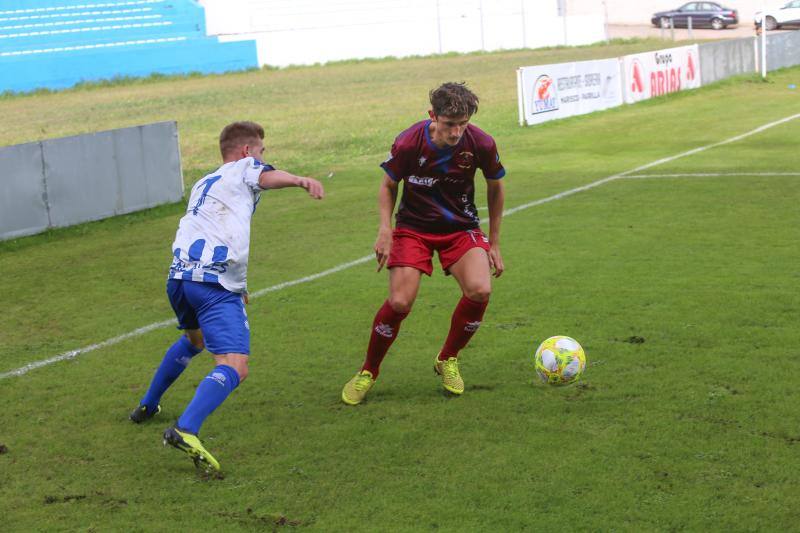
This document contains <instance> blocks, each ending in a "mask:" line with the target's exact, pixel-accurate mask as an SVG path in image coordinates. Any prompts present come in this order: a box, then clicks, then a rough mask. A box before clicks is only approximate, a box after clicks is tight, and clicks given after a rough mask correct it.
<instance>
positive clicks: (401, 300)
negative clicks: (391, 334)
mask: <svg viewBox="0 0 800 533" xmlns="http://www.w3.org/2000/svg"><path fill="white" fill-rule="evenodd" d="M413 305H414V299H413V298H405V297H403V296H392V297H391V298H389V307H391V308H392V311H394V312H395V313H402V314H407V313H410V312H411V307H412V306H413Z"/></svg>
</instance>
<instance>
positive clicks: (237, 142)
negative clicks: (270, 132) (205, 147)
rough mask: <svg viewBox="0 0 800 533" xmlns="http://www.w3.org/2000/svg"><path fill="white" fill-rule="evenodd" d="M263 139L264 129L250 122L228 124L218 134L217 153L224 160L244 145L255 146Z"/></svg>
mask: <svg viewBox="0 0 800 533" xmlns="http://www.w3.org/2000/svg"><path fill="white" fill-rule="evenodd" d="M263 139H264V128H262V127H261V125H260V124H256V123H255V122H250V121H242V122H234V123H232V124H228V125H227V126H225V127H224V128H223V129H222V133H220V134H219V151H220V152H221V153H222V158H223V159H224V158H225V156H227V155H228V154H229V153H230V152H233V151H235V150H236V149H237V148H239V147H240V146H243V145H245V144H255V143H256V142H258V141H259V140H263Z"/></svg>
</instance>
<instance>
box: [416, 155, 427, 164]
mask: <svg viewBox="0 0 800 533" xmlns="http://www.w3.org/2000/svg"><path fill="white" fill-rule="evenodd" d="M427 160H428V158H427V157H425V156H424V155H423V156H422V157H420V158H419V159H418V161H419V166H422V165H424V164H425V162H426V161H427Z"/></svg>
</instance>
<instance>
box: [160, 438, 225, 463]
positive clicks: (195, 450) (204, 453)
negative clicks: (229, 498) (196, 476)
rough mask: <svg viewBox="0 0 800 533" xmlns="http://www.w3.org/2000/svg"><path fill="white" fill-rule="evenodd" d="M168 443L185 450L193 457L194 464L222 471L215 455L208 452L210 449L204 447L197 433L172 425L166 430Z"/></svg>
mask: <svg viewBox="0 0 800 533" xmlns="http://www.w3.org/2000/svg"><path fill="white" fill-rule="evenodd" d="M167 444H169V445H170V446H173V447H174V448H177V449H179V450H181V451H182V452H185V453H186V454H187V455H188V456H189V457H191V458H192V461H194V466H196V467H198V468H202V469H204V470H206V471H211V470H215V471H217V472H219V471H220V466H219V463H218V462H217V460H216V459H214V456H213V455H211V454H210V453H208V450H206V449H205V448H204V447H203V444H202V443H201V442H200V439H198V438H197V435H192V434H191V433H187V432H185V431H181V430H179V429H178V428H176V427H171V428H169V429H167V430H166V431H165V432H164V446H166V445H167Z"/></svg>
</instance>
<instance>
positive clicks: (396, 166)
mask: <svg viewBox="0 0 800 533" xmlns="http://www.w3.org/2000/svg"><path fill="white" fill-rule="evenodd" d="M430 124H431V121H430V120H423V121H422V122H417V123H416V124H414V125H413V126H411V127H410V128H408V129H407V130H406V131H404V132H403V133H401V134H400V135H398V136H397V139H395V141H394V144H393V145H392V152H391V154H390V155H389V159H387V160H386V161H384V162H383V163H381V167H382V168H383V169H384V170H385V171H386V173H387V174H388V175H389V177H391V178H392V179H393V180H395V181H403V182H404V185H403V196H402V198H401V199H400V207H399V208H398V210H397V227H398V228H408V229H412V230H415V231H421V232H424V233H454V232H456V231H462V230H467V229H475V228H477V227H478V225H479V224H480V219H479V218H478V210H477V209H476V208H475V171H476V170H477V169H478V168H480V169H481V171H482V172H483V176H484V177H485V178H486V179H490V180H496V179H500V178H502V177H503V176H505V174H506V171H505V169H504V168H503V165H501V164H500V156H499V155H498V153H497V145H496V144H495V142H494V139H492V137H491V136H490V135H489V134H488V133H486V132H484V131H483V130H481V129H480V128H478V127H477V126H473V125H472V124H468V125H467V129H466V131H465V132H464V135H462V137H461V140H460V141H459V142H458V144H457V145H456V146H452V147H450V146H448V147H445V148H438V147H437V146H436V145H435V144H433V141H432V140H431V133H430Z"/></svg>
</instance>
